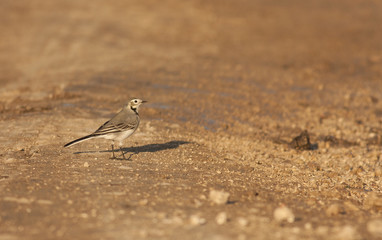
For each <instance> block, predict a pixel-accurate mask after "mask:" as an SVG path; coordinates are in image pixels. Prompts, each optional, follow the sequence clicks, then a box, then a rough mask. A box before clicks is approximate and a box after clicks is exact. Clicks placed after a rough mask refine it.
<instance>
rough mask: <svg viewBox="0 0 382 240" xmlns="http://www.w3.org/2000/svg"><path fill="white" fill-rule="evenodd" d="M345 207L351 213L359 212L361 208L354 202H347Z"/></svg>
mask: <svg viewBox="0 0 382 240" xmlns="http://www.w3.org/2000/svg"><path fill="white" fill-rule="evenodd" d="M344 206H345V208H346V210H347V211H351V212H356V211H359V208H358V207H357V206H356V205H354V204H353V203H352V202H345V203H344Z"/></svg>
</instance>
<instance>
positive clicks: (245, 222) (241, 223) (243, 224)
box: [237, 217, 249, 227]
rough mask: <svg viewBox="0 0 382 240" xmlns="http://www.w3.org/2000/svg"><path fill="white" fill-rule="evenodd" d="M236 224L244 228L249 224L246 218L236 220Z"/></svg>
mask: <svg viewBox="0 0 382 240" xmlns="http://www.w3.org/2000/svg"><path fill="white" fill-rule="evenodd" d="M237 223H238V224H239V226H240V227H246V226H248V224H249V221H248V220H247V219H246V218H243V217H239V218H237Z"/></svg>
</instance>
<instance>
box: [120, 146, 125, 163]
mask: <svg viewBox="0 0 382 240" xmlns="http://www.w3.org/2000/svg"><path fill="white" fill-rule="evenodd" d="M119 150H121V153H122V156H123V160H126V157H125V153H124V152H123V149H122V143H119Z"/></svg>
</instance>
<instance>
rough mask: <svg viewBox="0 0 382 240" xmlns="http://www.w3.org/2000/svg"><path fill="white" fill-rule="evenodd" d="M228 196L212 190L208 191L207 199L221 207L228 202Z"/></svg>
mask: <svg viewBox="0 0 382 240" xmlns="http://www.w3.org/2000/svg"><path fill="white" fill-rule="evenodd" d="M229 195H230V194H229V193H227V192H224V191H219V190H214V189H213V190H211V191H210V194H209V199H210V200H211V201H212V202H214V203H216V204H218V205H222V204H226V203H227V202H228V198H229Z"/></svg>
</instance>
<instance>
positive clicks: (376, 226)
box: [366, 218, 382, 238]
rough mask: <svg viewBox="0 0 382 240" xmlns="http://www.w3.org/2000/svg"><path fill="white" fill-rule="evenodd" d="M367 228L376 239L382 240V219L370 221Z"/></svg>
mask: <svg viewBox="0 0 382 240" xmlns="http://www.w3.org/2000/svg"><path fill="white" fill-rule="evenodd" d="M366 228H367V231H369V233H370V234H371V235H373V236H374V237H378V238H382V218H377V219H373V220H370V221H369V222H368V223H367V226H366Z"/></svg>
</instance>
